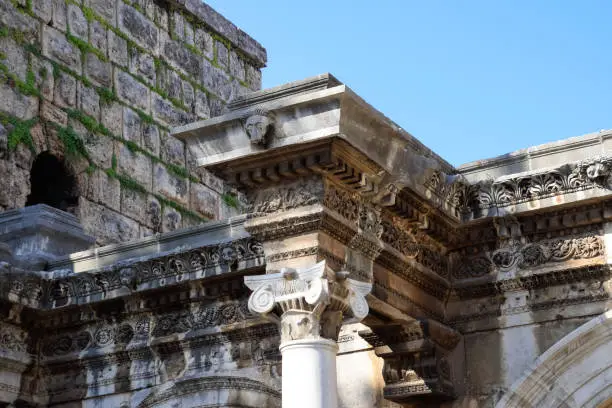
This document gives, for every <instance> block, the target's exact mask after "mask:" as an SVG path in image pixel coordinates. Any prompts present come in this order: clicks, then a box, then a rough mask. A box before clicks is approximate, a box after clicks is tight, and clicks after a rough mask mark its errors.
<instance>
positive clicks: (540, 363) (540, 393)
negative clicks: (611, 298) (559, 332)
mask: <svg viewBox="0 0 612 408" xmlns="http://www.w3.org/2000/svg"><path fill="white" fill-rule="evenodd" d="M611 401H612V310H610V311H608V312H606V313H604V314H602V315H600V316H598V317H596V318H594V319H593V320H591V321H589V322H587V323H586V324H584V325H582V326H580V327H579V328H578V329H576V330H574V331H573V332H571V333H570V334H568V335H567V336H565V337H564V338H562V339H561V340H559V341H558V342H557V343H556V344H555V345H554V346H552V347H551V348H550V349H548V350H547V351H546V352H545V353H544V354H542V355H541V356H540V357H539V358H538V359H537V360H536V361H535V363H534V364H533V366H532V367H531V368H530V369H529V370H527V371H526V373H525V374H524V375H523V376H522V377H521V378H519V379H518V380H517V381H516V382H515V383H514V384H513V385H512V387H510V390H509V391H508V392H507V393H506V395H504V397H503V398H502V399H501V400H500V401H499V402H498V403H497V405H496V408H536V407H537V408H570V407H571V408H574V407H576V408H608V407H609V406H611V405H610V404H611Z"/></svg>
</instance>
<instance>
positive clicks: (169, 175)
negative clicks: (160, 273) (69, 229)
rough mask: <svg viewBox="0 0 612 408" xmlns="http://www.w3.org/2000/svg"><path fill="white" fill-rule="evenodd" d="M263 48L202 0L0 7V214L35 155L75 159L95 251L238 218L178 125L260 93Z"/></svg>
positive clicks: (25, 186)
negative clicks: (175, 130) (174, 132)
mask: <svg viewBox="0 0 612 408" xmlns="http://www.w3.org/2000/svg"><path fill="white" fill-rule="evenodd" d="M265 62H266V53H265V50H264V49H263V48H262V47H261V46H260V45H259V44H258V43H257V42H256V41H255V40H253V39H252V38H250V37H249V36H247V35H246V34H245V33H243V32H242V31H240V30H239V29H237V28H236V27H235V26H234V25H233V24H232V23H230V22H229V21H227V20H225V19H224V18H223V17H222V16H220V15H219V14H217V13H216V12H215V11H214V10H212V9H211V8H210V7H208V6H207V5H206V4H204V3H202V2H201V1H199V0H193V1H191V0H176V1H174V0H134V1H131V0H130V1H128V0H0V177H2V178H3V179H4V180H5V183H4V186H5V188H3V189H2V191H0V210H6V209H12V208H20V207H23V206H25V205H26V203H27V199H28V195H29V194H30V189H31V186H30V171H31V168H32V164H33V163H34V160H35V159H36V156H37V155H38V154H40V153H41V152H49V153H51V154H53V155H55V156H56V157H58V158H61V159H63V160H64V163H65V164H66V165H67V167H68V169H69V171H70V172H71V173H73V175H74V178H75V180H76V183H75V184H76V186H75V191H74V194H73V195H75V196H76V197H78V204H76V205H75V206H73V207H72V209H71V211H73V212H74V213H75V214H76V215H77V216H78V217H79V219H80V220H81V222H82V224H83V225H84V226H85V229H86V231H87V232H88V233H90V234H92V235H94V236H95V237H96V238H97V243H98V244H108V243H112V242H119V241H128V240H132V239H135V238H138V237H141V236H146V235H149V234H152V233H155V232H166V231H171V230H174V229H177V228H183V227H188V226H191V225H194V224H198V223H201V222H205V221H207V220H210V219H217V218H225V217H227V216H229V215H231V214H232V213H234V212H236V211H237V210H238V209H237V208H236V207H237V200H236V197H235V196H234V195H233V194H232V192H231V191H229V190H228V188H227V187H226V186H225V185H224V184H223V182H222V181H221V180H219V179H217V178H216V177H214V176H212V175H211V174H209V173H206V172H204V171H201V170H197V169H195V167H194V166H193V163H192V160H190V158H189V157H187V153H186V149H185V146H184V144H183V143H182V142H181V141H179V140H178V139H175V138H173V137H171V136H169V134H168V132H169V129H170V128H171V127H173V126H177V125H182V124H186V123H189V122H193V121H196V120H201V119H206V118H209V117H211V116H215V115H219V114H221V113H222V112H223V111H224V109H225V105H226V104H227V103H228V102H229V101H230V100H231V99H232V98H234V97H235V96H237V95H241V94H244V93H246V92H250V91H253V90H259V89H260V88H261V71H260V69H261V68H262V67H263V66H264V65H265Z"/></svg>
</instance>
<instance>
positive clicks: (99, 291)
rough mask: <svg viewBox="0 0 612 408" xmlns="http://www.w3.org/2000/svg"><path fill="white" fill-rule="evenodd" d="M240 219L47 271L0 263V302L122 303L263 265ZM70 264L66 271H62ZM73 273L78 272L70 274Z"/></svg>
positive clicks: (49, 306) (77, 258)
mask: <svg viewBox="0 0 612 408" xmlns="http://www.w3.org/2000/svg"><path fill="white" fill-rule="evenodd" d="M243 222H244V217H240V218H239V220H238V222H236V220H228V221H224V222H219V223H211V224H210V225H204V226H200V227H197V228H193V229H191V230H185V231H181V232H176V233H172V234H164V235H162V236H161V237H149V238H146V239H141V240H138V241H136V242H130V243H126V244H119V245H112V246H109V247H103V248H99V249H96V250H91V251H85V252H83V253H77V254H73V255H71V256H70V257H67V259H70V258H72V259H73V262H72V264H69V262H68V260H65V261H60V262H57V263H56V268H58V269H53V270H51V271H27V270H22V269H19V268H14V267H12V266H11V265H10V264H8V263H6V262H3V263H2V264H0V298H2V299H4V300H6V301H9V302H11V303H14V304H20V305H23V306H26V307H28V308H31V309H35V310H38V311H50V310H57V309H62V308H66V307H68V306H81V305H88V304H94V303H97V302H101V301H108V300H111V299H114V298H126V297H129V296H133V295H135V294H137V293H146V292H148V291H150V290H153V289H160V288H171V287H178V286H179V285H182V286H184V285H186V284H188V283H190V282H197V281H200V280H203V279H206V278H212V277H217V276H223V275H225V274H228V273H236V272H242V273H245V272H249V271H251V270H253V269H261V268H262V267H263V266H264V265H265V258H264V253H263V247H262V246H261V244H260V243H259V242H258V241H257V240H255V239H254V238H252V237H250V236H249V235H248V234H247V233H246V232H245V231H244V228H243V227H242V225H243ZM68 265H71V269H72V270H71V269H59V267H60V266H61V267H64V268H66V267H67V266H68ZM73 270H78V271H79V272H78V273H75V272H73Z"/></svg>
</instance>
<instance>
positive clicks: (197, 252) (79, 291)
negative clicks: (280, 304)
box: [46, 238, 263, 307]
mask: <svg viewBox="0 0 612 408" xmlns="http://www.w3.org/2000/svg"><path fill="white" fill-rule="evenodd" d="M251 260H253V261H256V260H261V262H262V263H263V247H262V245H261V244H260V243H259V242H258V241H256V240H253V239H251V238H246V239H241V240H237V241H232V242H229V243H225V244H217V245H212V246H206V247H202V248H198V249H194V250H191V251H185V252H183V253H180V254H176V255H168V256H165V257H160V258H155V259H152V260H149V261H142V262H134V263H132V264H128V265H118V266H116V267H114V268H112V269H110V270H108V271H101V272H95V273H79V274H75V275H70V276H68V277H66V278H62V279H56V280H53V281H52V282H49V289H48V291H47V296H48V297H47V299H46V300H47V303H48V304H49V305H50V306H51V307H61V306H65V305H67V304H69V303H70V301H71V300H72V299H78V298H84V297H87V296H91V295H94V294H99V293H108V292H111V291H113V290H116V289H120V288H126V289H127V290H129V291H131V292H133V291H136V290H137V289H138V287H139V285H141V284H145V283H147V282H151V281H157V282H158V284H159V285H160V286H165V285H167V284H176V283H181V282H184V281H187V280H189V279H192V278H193V277H192V276H191V274H196V275H198V274H204V273H205V272H206V271H208V270H214V269H215V268H229V269H232V268H237V267H238V265H239V263H241V262H248V261H251ZM196 277H203V276H196Z"/></svg>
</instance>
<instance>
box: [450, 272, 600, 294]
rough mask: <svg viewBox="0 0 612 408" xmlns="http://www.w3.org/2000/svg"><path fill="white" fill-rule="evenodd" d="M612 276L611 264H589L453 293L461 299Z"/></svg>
mask: <svg viewBox="0 0 612 408" xmlns="http://www.w3.org/2000/svg"><path fill="white" fill-rule="evenodd" d="M611 276H612V269H611V267H610V265H607V264H605V265H587V266H582V267H579V268H571V269H563V270H555V271H550V272H547V273H540V274H531V275H528V276H522V277H518V278H513V279H503V280H498V281H491V282H486V283H480V284H469V285H465V286H459V287H454V288H453V289H452V293H453V294H454V295H456V296H457V297H458V298H459V299H474V298H480V297H486V296H496V295H499V294H503V293H505V292H512V291H519V290H534V289H542V288H546V287H551V286H557V285H562V284H568V283H576V282H589V281H593V280H597V279H604V278H608V277H611Z"/></svg>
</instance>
